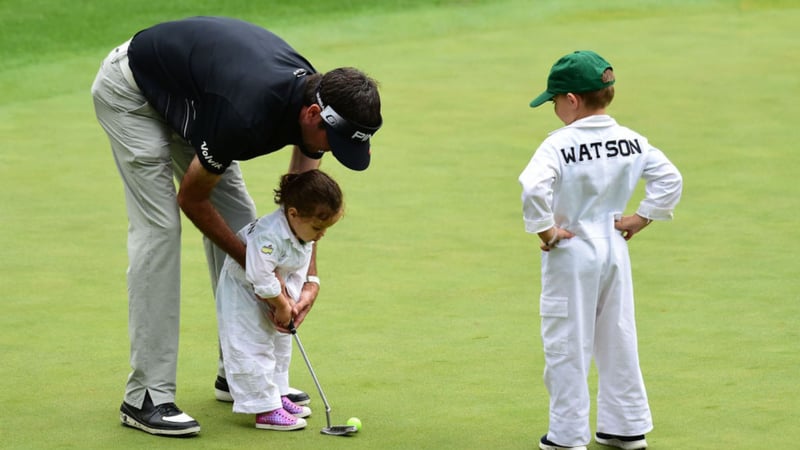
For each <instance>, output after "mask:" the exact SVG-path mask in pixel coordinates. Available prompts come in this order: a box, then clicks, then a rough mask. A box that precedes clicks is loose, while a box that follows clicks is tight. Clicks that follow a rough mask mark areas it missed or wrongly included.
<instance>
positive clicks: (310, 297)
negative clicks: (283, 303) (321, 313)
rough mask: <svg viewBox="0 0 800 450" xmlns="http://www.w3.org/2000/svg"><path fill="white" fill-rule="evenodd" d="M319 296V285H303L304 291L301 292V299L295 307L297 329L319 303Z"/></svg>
mask: <svg viewBox="0 0 800 450" xmlns="http://www.w3.org/2000/svg"><path fill="white" fill-rule="evenodd" d="M318 294H319V285H318V284H317V283H305V284H303V290H301V291H300V299H299V300H298V301H297V303H296V304H295V305H294V326H295V328H297V327H299V326H300V324H301V323H303V320H305V318H306V316H307V315H308V313H309V312H311V308H312V307H313V306H314V302H315V301H317V295H318Z"/></svg>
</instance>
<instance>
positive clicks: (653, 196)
mask: <svg viewBox="0 0 800 450" xmlns="http://www.w3.org/2000/svg"><path fill="white" fill-rule="evenodd" d="M642 178H643V179H644V180H645V198H644V199H643V200H642V201H641V203H640V204H639V208H638V209H637V211H636V214H638V215H640V216H642V217H646V218H648V219H652V220H670V219H672V212H673V210H674V209H675V206H677V204H678V202H679V201H680V199H681V193H682V190H683V177H682V176H681V174H680V172H679V171H678V168H677V167H675V165H674V164H672V162H670V160H669V159H667V157H666V156H665V155H664V153H662V152H661V150H658V149H657V148H654V147H653V148H651V149H650V151H649V152H648V154H647V163H646V165H645V168H644V171H643V173H642Z"/></svg>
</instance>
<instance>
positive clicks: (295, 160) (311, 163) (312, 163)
mask: <svg viewBox="0 0 800 450" xmlns="http://www.w3.org/2000/svg"><path fill="white" fill-rule="evenodd" d="M321 163H322V160H321V159H313V158H309V157H308V156H306V155H304V154H303V152H301V151H300V147H298V146H296V145H295V146H294V149H292V160H291V161H290V162H289V173H303V172H308V171H309V170H311V169H319V165H320V164H321Z"/></svg>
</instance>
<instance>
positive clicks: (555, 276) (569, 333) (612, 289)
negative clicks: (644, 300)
mask: <svg viewBox="0 0 800 450" xmlns="http://www.w3.org/2000/svg"><path fill="white" fill-rule="evenodd" d="M640 179H644V180H645V183H646V186H645V198H644V199H643V200H642V202H641V203H640V204H639V207H638V209H637V211H636V214H638V215H640V216H642V217H644V218H647V219H652V220H669V219H671V218H672V211H673V209H674V207H675V206H676V205H677V203H678V201H679V200H680V195H681V189H682V178H681V175H680V173H679V172H678V170H677V168H676V167H675V166H674V165H673V164H672V163H671V162H670V161H669V160H668V159H667V158H666V156H664V154H663V153H662V152H661V151H660V150H658V149H656V148H655V147H652V146H651V145H650V144H649V142H648V141H647V139H646V138H645V137H643V136H641V135H640V134H638V133H636V132H634V131H632V130H630V129H628V128H625V127H622V126H620V125H618V124H617V122H616V121H615V120H614V119H613V118H611V117H610V116H607V115H594V116H589V117H586V118H583V119H580V120H577V121H575V122H573V123H571V124H570V125H567V126H565V127H563V128H560V129H558V130H556V131H553V132H552V133H550V135H549V136H548V137H547V139H545V141H544V142H543V143H542V144H541V146H539V148H538V149H537V150H536V152H535V153H534V155H533V158H532V159H531V161H530V162H529V163H528V166H527V167H526V168H525V170H524V171H523V172H522V174H521V175H520V177H519V182H520V184H521V185H522V203H523V219H524V222H525V230H526V231H527V232H529V233H538V232H541V231H544V230H547V229H549V228H551V227H553V226H554V225H555V226H558V227H559V228H562V229H565V230H567V231H570V232H572V233H574V234H575V237H573V238H572V239H564V240H561V241H560V242H559V243H558V245H557V246H556V247H555V248H554V249H552V250H550V251H549V252H542V275H541V277H542V278H541V283H542V292H541V296H540V305H539V307H540V315H541V334H542V344H543V348H544V354H545V370H544V381H545V385H546V387H547V390H548V392H549V394H550V423H549V429H548V434H547V436H548V439H550V440H551V441H552V442H557V443H558V444H559V445H565V446H580V445H587V444H588V443H589V441H590V439H591V432H590V428H589V408H590V399H589V389H588V383H587V377H588V374H589V366H590V364H591V359H592V356H594V359H595V364H596V365H597V370H598V378H599V380H598V383H599V386H598V393H597V431H598V432H602V433H608V434H614V435H622V436H636V435H642V434H645V433H647V432H649V431H650V430H652V428H653V424H652V418H651V414H650V407H649V405H648V401H647V393H646V391H645V387H644V382H643V379H642V373H641V370H640V368H639V356H638V349H637V341H636V324H635V317H634V301H633V281H632V278H631V266H630V258H629V255H628V246H627V242H626V241H625V239H624V238H623V237H622V236H621V234H620V232H618V231H616V230H615V228H614V218H615V216H617V217H618V216H619V215H621V214H622V213H623V212H624V211H625V207H626V204H627V203H628V201H629V200H630V198H631V196H632V194H633V192H634V189H635V187H636V185H637V183H638V181H639V180H640Z"/></svg>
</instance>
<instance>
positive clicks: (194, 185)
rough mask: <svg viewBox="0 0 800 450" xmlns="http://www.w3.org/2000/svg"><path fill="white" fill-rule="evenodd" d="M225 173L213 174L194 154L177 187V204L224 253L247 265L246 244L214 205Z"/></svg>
mask: <svg viewBox="0 0 800 450" xmlns="http://www.w3.org/2000/svg"><path fill="white" fill-rule="evenodd" d="M220 178H222V175H217V174H215V173H211V172H209V171H208V170H206V168H205V167H203V165H202V164H200V160H199V159H197V155H195V156H194V158H193V159H192V162H191V163H189V168H188V169H186V174H185V175H184V176H183V179H182V180H181V184H180V188H179V189H178V205H179V206H180V207H181V209H182V210H183V212H184V213H185V214H186V217H188V218H189V220H191V221H192V223H194V225H195V226H196V227H197V228H198V229H199V230H200V231H201V232H202V233H203V234H204V235H205V236H206V237H208V238H209V239H211V241H212V242H213V243H214V244H216V245H217V246H218V247H219V248H221V249H222V250H223V251H225V253H227V254H229V255H231V256H232V257H233V258H234V259H235V260H236V261H237V262H238V263H239V264H240V265H241V266H242V267H244V266H245V245H244V244H243V243H242V242H241V241H240V240H239V238H237V237H236V234H235V233H234V232H233V230H231V229H230V227H229V226H228V224H227V223H225V220H224V219H223V218H222V216H221V215H220V214H219V212H218V211H217V210H216V208H214V205H212V204H211V200H210V199H211V191H212V190H213V189H214V186H216V185H217V183H218V182H219V180H220Z"/></svg>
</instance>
